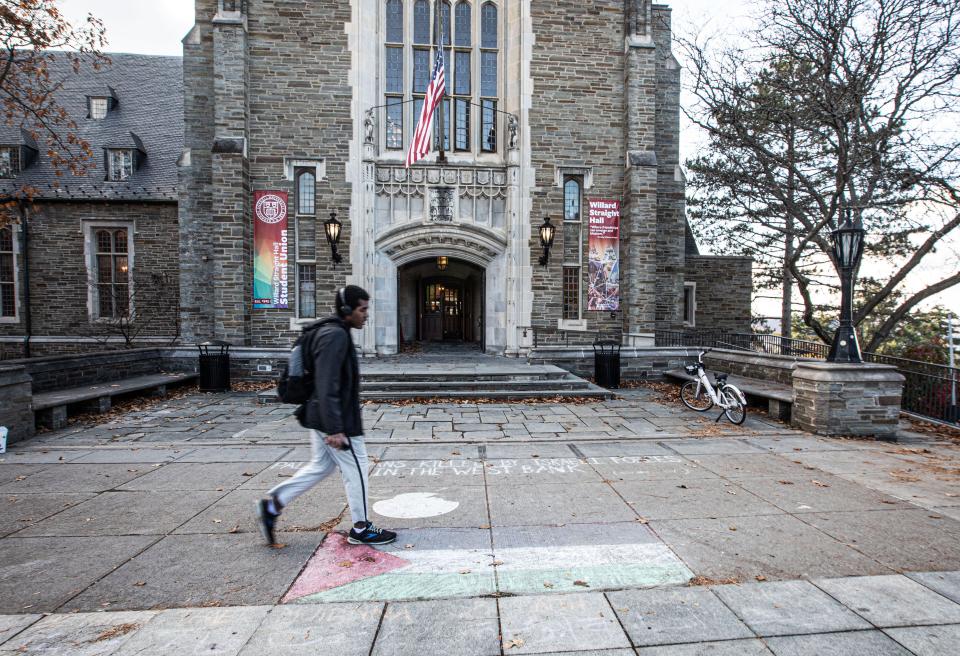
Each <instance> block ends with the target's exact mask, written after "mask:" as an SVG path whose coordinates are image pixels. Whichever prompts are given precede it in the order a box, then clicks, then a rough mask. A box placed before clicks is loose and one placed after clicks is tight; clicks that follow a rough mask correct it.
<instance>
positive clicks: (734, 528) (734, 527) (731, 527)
mask: <svg viewBox="0 0 960 656" xmlns="http://www.w3.org/2000/svg"><path fill="white" fill-rule="evenodd" d="M729 528H730V530H731V531H736V530H737V527H736V526H730V527H729Z"/></svg>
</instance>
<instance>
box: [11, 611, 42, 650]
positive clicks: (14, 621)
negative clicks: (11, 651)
mask: <svg viewBox="0 0 960 656" xmlns="http://www.w3.org/2000/svg"><path fill="white" fill-rule="evenodd" d="M41 617H43V615H0V647H2V648H3V649H6V647H3V645H4V643H6V642H7V640H9V639H10V638H12V637H13V636H15V635H17V634H18V633H20V632H21V631H23V630H24V629H25V628H27V627H28V626H30V625H31V624H33V623H34V622H36V621H37V620H39V619H40V618H41ZM11 648H12V647H11Z"/></svg>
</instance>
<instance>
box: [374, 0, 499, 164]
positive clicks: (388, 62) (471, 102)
mask: <svg viewBox="0 0 960 656" xmlns="http://www.w3.org/2000/svg"><path fill="white" fill-rule="evenodd" d="M381 6H382V7H383V12H384V14H383V18H382V19H381V20H383V22H382V23H381V25H382V26H383V28H382V29H384V30H385V32H384V35H385V36H384V42H383V48H384V53H383V62H384V63H383V67H384V68H383V69H382V70H383V78H382V79H383V82H382V89H383V90H382V94H383V95H382V96H381V97H382V98H383V100H382V104H383V105H384V106H385V108H384V110H383V111H384V126H385V130H386V134H385V135H384V136H385V138H384V145H385V146H386V148H387V149H390V150H402V149H405V148H407V147H408V146H409V143H410V140H411V139H412V138H413V132H414V127H415V126H416V124H417V122H418V121H419V118H420V112H421V111H422V109H423V103H424V96H425V94H426V90H427V87H428V86H429V84H430V80H431V76H432V74H433V70H434V66H435V64H436V59H437V50H438V49H439V48H443V63H444V75H445V82H446V93H445V94H444V100H443V103H442V104H441V105H440V106H439V107H438V108H437V111H436V115H435V116H434V142H435V146H440V145H442V147H443V149H444V150H445V151H450V150H453V151H457V152H461V153H494V152H497V151H498V150H499V147H500V143H499V142H500V140H499V138H498V126H499V123H500V119H499V117H500V108H499V100H500V99H499V89H500V84H499V83H500V80H499V76H500V73H499V65H500V36H499V30H500V23H499V5H498V3H497V2H495V1H494V0H485V1H482V2H481V1H480V0H452V1H448V0H407V1H406V2H403V1H402V0H384V3H383V4H382V5H381ZM441 34H442V35H443V42H442V43H441V42H440V38H441ZM395 105H401V106H395ZM441 141H442V144H441Z"/></svg>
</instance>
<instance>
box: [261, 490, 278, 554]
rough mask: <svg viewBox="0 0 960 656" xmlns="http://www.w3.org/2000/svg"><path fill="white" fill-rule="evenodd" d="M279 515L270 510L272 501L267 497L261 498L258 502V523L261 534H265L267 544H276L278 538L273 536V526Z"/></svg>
mask: <svg viewBox="0 0 960 656" xmlns="http://www.w3.org/2000/svg"><path fill="white" fill-rule="evenodd" d="M277 517H279V515H274V514H273V513H272V512H270V501H268V500H267V499H260V501H258V502H257V520H258V521H257V524H259V526H260V534H261V535H263V539H264V540H266V541H267V544H276V542H277V541H276V540H275V539H274V537H273V526H274V524H276V523H277Z"/></svg>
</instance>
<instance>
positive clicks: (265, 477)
mask: <svg viewBox="0 0 960 656" xmlns="http://www.w3.org/2000/svg"><path fill="white" fill-rule="evenodd" d="M306 464H307V461H306V460H294V459H285V460H279V461H277V462H274V463H272V464H269V465H267V467H266V468H265V469H262V470H261V471H260V473H259V474H257V475H256V476H252V477H248V478H247V480H246V481H245V482H244V483H243V484H242V485H241V486H240V489H251V490H269V489H270V488H272V487H274V486H275V485H277V484H278V483H281V482H283V481H285V480H287V479H289V478H291V477H292V476H293V475H294V474H296V473H297V470H298V469H300V468H301V467H303V466H304V465H306ZM329 480H331V478H328V479H327V480H325V481H323V483H321V485H323V484H326V483H327V481H329Z"/></svg>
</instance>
